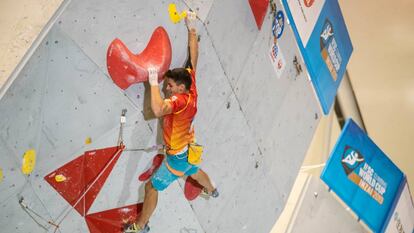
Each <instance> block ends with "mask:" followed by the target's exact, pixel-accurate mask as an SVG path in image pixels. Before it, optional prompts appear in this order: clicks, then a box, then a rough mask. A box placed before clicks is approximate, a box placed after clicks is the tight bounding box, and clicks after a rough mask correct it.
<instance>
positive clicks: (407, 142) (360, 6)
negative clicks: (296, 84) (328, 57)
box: [339, 0, 414, 191]
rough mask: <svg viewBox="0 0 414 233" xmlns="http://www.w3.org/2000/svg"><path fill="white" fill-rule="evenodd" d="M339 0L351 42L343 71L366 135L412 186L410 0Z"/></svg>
mask: <svg viewBox="0 0 414 233" xmlns="http://www.w3.org/2000/svg"><path fill="white" fill-rule="evenodd" d="M339 2H340V5H341V9H342V12H343V15H344V18H345V22H346V24H347V27H348V30H349V34H350V37H351V40H352V43H353V46H354V52H353V54H352V56H351V59H350V62H349V65H348V72H349V76H350V78H351V81H352V85H353V87H354V91H355V94H356V97H357V100H358V103H359V106H360V109H361V112H362V116H363V118H364V121H365V125H366V128H367V131H368V134H369V136H370V137H371V138H372V139H373V141H374V142H375V143H376V144H377V145H378V146H379V147H380V148H381V149H382V150H383V151H384V152H385V153H386V154H387V155H388V156H389V157H390V158H391V159H392V160H393V161H394V163H396V165H397V166H398V167H399V168H400V169H401V170H403V172H404V173H406V174H407V176H408V181H409V184H410V186H411V189H413V188H414V156H413V153H412V151H411V150H412V148H411V144H413V145H414V123H413V120H414V74H413V70H410V68H414V14H413V13H412V11H413V10H414V1H413V0H396V1H386V0H365V1H360V0H339ZM411 156H413V157H411ZM411 191H413V190H411Z"/></svg>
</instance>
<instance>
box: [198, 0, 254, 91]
mask: <svg viewBox="0 0 414 233" xmlns="http://www.w3.org/2000/svg"><path fill="white" fill-rule="evenodd" d="M205 24H206V27H207V31H208V32H209V35H210V39H211V41H212V43H213V44H214V49H215V50H216V53H217V54H218V56H219V59H220V62H221V64H222V66H223V68H224V71H225V74H226V75H227V78H228V79H229V80H230V82H231V83H234V82H235V81H236V80H237V79H238V76H239V75H240V72H241V70H242V67H243V66H244V65H245V62H246V59H247V57H248V56H249V53H250V51H251V47H252V45H253V42H254V41H255V39H256V37H257V34H258V29H257V26H256V23H255V21H254V17H253V14H252V12H251V9H250V6H249V3H248V1H234V0H222V1H214V3H213V5H212V6H211V9H210V13H209V15H208V17H207V19H206V21H205Z"/></svg>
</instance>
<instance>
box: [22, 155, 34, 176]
mask: <svg viewBox="0 0 414 233" xmlns="http://www.w3.org/2000/svg"><path fill="white" fill-rule="evenodd" d="M35 165H36V151H35V150H33V149H30V150H27V151H26V152H25V153H24V155H23V163H22V172H23V174H25V175H29V174H30V173H32V171H33V169H34V167H35Z"/></svg>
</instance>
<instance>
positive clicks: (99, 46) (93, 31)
mask: <svg viewBox="0 0 414 233" xmlns="http://www.w3.org/2000/svg"><path fill="white" fill-rule="evenodd" d="M168 4H169V2H167V1H150V0H141V1H138V2H137V1H134V0H125V1H100V0H89V1H80V0H72V1H71V3H70V5H69V6H68V7H67V9H66V10H65V12H64V13H63V14H62V16H61V17H60V18H59V19H58V22H57V26H59V27H61V28H62V29H63V31H65V32H66V33H67V34H68V35H70V37H71V38H72V39H73V40H74V41H75V42H76V43H77V44H78V45H79V46H80V48H81V49H82V50H84V51H85V53H86V54H88V56H89V57H90V58H91V59H92V60H93V61H94V62H95V63H96V64H97V65H98V66H99V67H100V68H101V69H102V71H103V72H105V73H106V74H107V69H106V51H107V48H108V46H109V44H110V42H111V41H112V40H113V39H115V38H120V39H121V40H122V41H124V43H125V44H126V45H127V46H128V47H129V48H130V49H131V51H133V52H135V53H139V52H141V51H142V50H143V49H144V48H145V46H146V45H147V43H148V41H149V39H150V37H151V34H152V32H153V30H154V29H155V28H156V27H157V26H163V27H164V28H165V29H166V31H167V32H168V34H169V36H170V41H171V45H172V53H173V56H172V63H171V66H172V67H176V66H181V65H182V64H183V63H184V62H185V58H186V56H187V54H186V52H187V45H186V40H187V33H186V31H187V29H186V28H185V26H184V23H180V24H173V23H172V22H171V21H170V19H169V15H168ZM177 7H178V9H185V7H184V4H182V3H181V2H178V4H177Z"/></svg>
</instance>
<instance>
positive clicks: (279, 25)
mask: <svg viewBox="0 0 414 233" xmlns="http://www.w3.org/2000/svg"><path fill="white" fill-rule="evenodd" d="M284 29H285V15H284V14H283V11H278V12H277V13H276V14H275V17H274V20H273V24H272V31H273V36H274V37H276V38H277V39H279V38H280V37H281V36H282V34H283V30H284Z"/></svg>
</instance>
